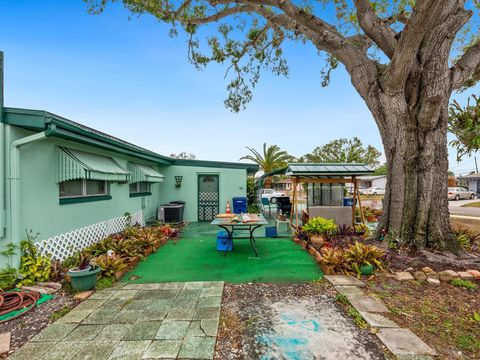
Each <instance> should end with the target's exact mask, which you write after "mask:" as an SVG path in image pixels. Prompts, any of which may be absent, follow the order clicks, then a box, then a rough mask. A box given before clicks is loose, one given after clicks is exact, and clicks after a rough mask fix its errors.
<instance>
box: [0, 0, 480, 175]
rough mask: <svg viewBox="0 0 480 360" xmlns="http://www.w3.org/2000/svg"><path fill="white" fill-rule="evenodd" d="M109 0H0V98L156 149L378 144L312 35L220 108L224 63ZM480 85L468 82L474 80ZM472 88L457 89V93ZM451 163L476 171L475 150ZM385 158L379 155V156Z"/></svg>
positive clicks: (232, 157)
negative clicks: (0, 71)
mask: <svg viewBox="0 0 480 360" xmlns="http://www.w3.org/2000/svg"><path fill="white" fill-rule="evenodd" d="M129 15H130V14H129V13H128V11H126V10H125V9H123V7H122V6H120V5H119V4H117V5H114V6H109V7H107V10H106V11H105V12H104V13H103V14H102V15H99V16H92V15H89V14H88V13H87V8H86V5H85V3H84V2H83V0H68V1H47V0H44V1H38V0H0V50H1V51H3V52H4V53H5V105H6V106H10V107H20V108H29V109H39V110H46V111H49V112H52V113H55V114H57V115H61V116H63V117H66V118H69V119H71V120H74V121H77V122H79V123H82V124H84V125H87V126H90V127H93V128H95V129H98V130H100V131H104V132H106V133H109V134H111V135H113V136H116V137H119V138H121V139H124V140H126V141H129V142H132V143H134V144H137V145H139V146H142V147H145V148H147V149H150V150H153V151H155V152H158V153H160V154H163V155H169V154H171V153H179V152H183V151H185V152H189V153H193V154H195V155H196V157H197V159H202V160H219V161H238V160H239V158H240V157H242V156H244V155H246V154H247V152H248V151H247V150H246V148H245V147H246V146H249V147H253V148H256V149H260V148H261V146H262V144H263V142H267V144H277V145H279V146H280V147H281V148H282V149H283V150H287V151H288V152H289V153H290V154H291V155H293V156H301V155H304V154H305V153H308V152H311V151H312V150H313V149H314V148H315V147H317V146H321V145H323V144H325V143H327V142H329V141H331V140H334V139H337V138H340V137H346V138H351V137H353V136H357V137H359V138H360V139H361V140H362V141H363V142H364V143H365V144H370V145H373V146H375V147H377V148H378V149H380V150H381V151H382V152H383V148H382V143H381V140H380V136H379V133H378V129H377V127H376V124H375V122H374V120H373V118H372V116H371V114H370V112H369V111H368V109H367V107H366V105H365V103H364V102H363V100H362V99H361V97H360V96H359V95H358V94H357V92H356V91H355V89H354V88H353V86H352V85H351V82H350V79H349V77H348V74H347V73H346V71H345V70H343V69H339V70H337V71H335V72H334V73H333V76H332V81H331V83H330V86H329V87H327V88H322V87H321V86H320V83H321V77H320V71H321V69H322V67H323V62H322V60H321V58H320V57H319V56H318V54H317V52H316V51H315V49H314V48H313V47H312V46H311V45H302V44H291V45H288V46H287V48H286V54H287V58H288V60H289V68H290V72H289V76H288V78H285V77H277V76H274V75H272V74H269V73H264V74H263V76H262V79H261V80H260V83H259V84H258V85H257V87H256V88H255V90H254V98H253V101H252V102H251V103H250V104H249V105H248V107H247V109H246V110H244V111H242V112H240V113H238V114H235V113H232V112H231V111H230V110H228V109H226V108H225V107H224V104H223V101H224V99H225V98H226V96H227V92H226V90H225V87H226V85H227V82H226V80H225V79H224V75H225V71H226V67H227V66H226V65H217V64H212V65H209V66H208V67H207V68H206V69H204V70H201V71H198V70H196V69H195V68H194V67H193V65H191V64H190V63H189V61H188V57H187V45H186V40H185V37H184V36H179V37H177V38H173V39H172V38H170V37H169V36H168V27H167V26H165V25H163V24H161V23H158V22H157V21H155V20H154V19H153V18H151V17H149V16H142V17H140V18H138V17H133V18H130V16H129ZM474 90H476V92H477V93H478V88H476V89H474ZM471 93H472V91H470V92H467V93H464V94H461V95H457V96H456V98H457V99H458V100H459V101H460V102H462V101H463V102H464V101H465V98H466V96H467V95H469V94H471ZM455 155H456V154H455V150H453V149H450V157H449V160H450V169H451V170H453V171H454V172H455V173H456V174H465V173H468V172H470V171H473V170H475V165H474V159H473V158H466V159H465V160H464V161H463V162H462V163H457V162H456V159H455ZM383 159H384V158H383Z"/></svg>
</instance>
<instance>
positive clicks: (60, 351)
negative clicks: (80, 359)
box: [42, 341, 88, 360]
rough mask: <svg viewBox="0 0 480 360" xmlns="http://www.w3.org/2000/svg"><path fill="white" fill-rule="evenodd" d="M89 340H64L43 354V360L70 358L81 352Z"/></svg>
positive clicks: (65, 359)
mask: <svg viewBox="0 0 480 360" xmlns="http://www.w3.org/2000/svg"><path fill="white" fill-rule="evenodd" d="M87 345H88V342H77V341H62V342H59V343H57V344H56V345H55V346H54V347H53V348H52V349H51V350H49V351H48V352H47V353H46V354H45V355H43V356H42V360H70V359H73V358H74V357H75V355H77V354H78V352H80V350H82V349H83V348H84V347H85V346H87Z"/></svg>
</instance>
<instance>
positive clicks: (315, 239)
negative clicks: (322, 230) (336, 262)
mask: <svg viewBox="0 0 480 360" xmlns="http://www.w3.org/2000/svg"><path fill="white" fill-rule="evenodd" d="M310 242H311V243H312V244H315V245H320V246H323V244H324V243H325V239H324V238H323V236H322V235H311V236H310Z"/></svg>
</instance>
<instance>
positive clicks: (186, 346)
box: [178, 337, 215, 359]
mask: <svg viewBox="0 0 480 360" xmlns="http://www.w3.org/2000/svg"><path fill="white" fill-rule="evenodd" d="M214 351H215V338H214V337H189V338H186V339H185V340H184V341H183V343H182V346H181V348H180V352H179V353H178V357H179V358H181V359H184V358H185V359H213V353H214Z"/></svg>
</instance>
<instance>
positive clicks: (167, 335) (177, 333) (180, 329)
mask: <svg viewBox="0 0 480 360" xmlns="http://www.w3.org/2000/svg"><path fill="white" fill-rule="evenodd" d="M189 327H190V321H182V320H165V321H163V322H162V325H161V326H160V328H159V329H158V331H157V334H156V336H155V339H156V340H181V339H183V337H184V336H185V334H186V333H187V330H188V328H189Z"/></svg>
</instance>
